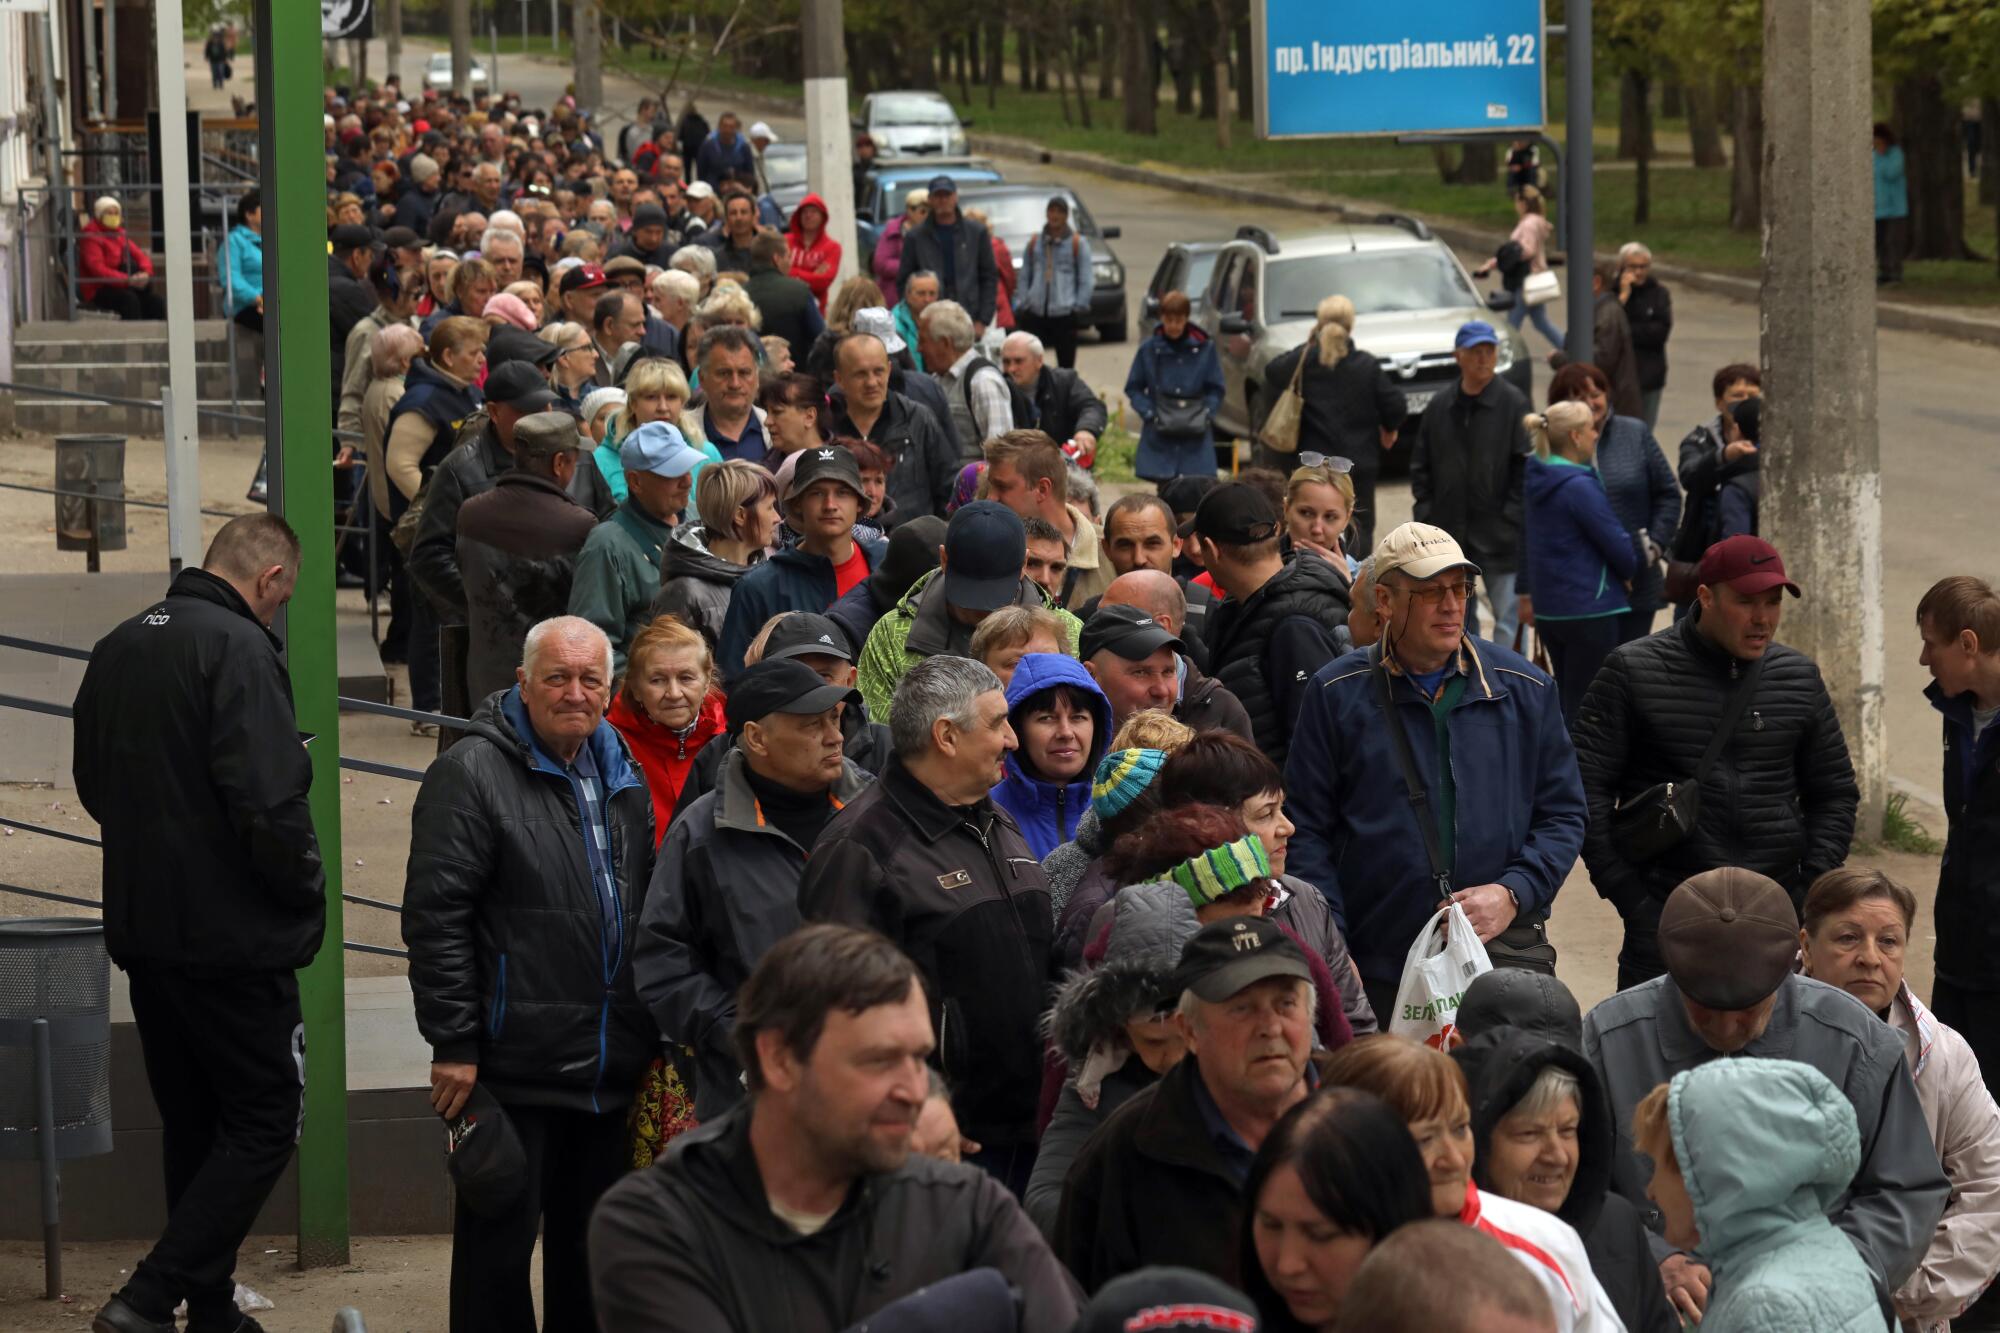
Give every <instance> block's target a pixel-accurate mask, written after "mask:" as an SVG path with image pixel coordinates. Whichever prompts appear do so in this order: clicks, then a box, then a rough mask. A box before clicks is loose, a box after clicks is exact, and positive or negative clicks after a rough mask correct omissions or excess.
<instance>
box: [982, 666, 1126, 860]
mask: <svg viewBox="0 0 2000 1333" xmlns="http://www.w3.org/2000/svg"><path fill="white" fill-rule="evenodd" d="M1057 686H1068V687H1069V690H1070V692H1071V693H1072V694H1074V695H1076V696H1077V697H1078V699H1079V700H1080V701H1081V702H1083V704H1084V706H1085V707H1087V708H1088V709H1089V710H1090V715H1091V729H1090V748H1089V749H1088V750H1087V751H1086V752H1085V755H1084V764H1083V771H1082V772H1081V773H1079V774H1078V775H1077V776H1076V777H1075V778H1074V779H1072V780H1070V781H1069V782H1050V781H1048V780H1047V779H1045V778H1041V777H1036V776H1034V775H1033V774H1031V773H1029V772H1028V770H1027V768H1026V767H1025V766H1024V765H1023V764H1022V762H1021V751H1019V750H1009V751H1008V752H1007V754H1006V756H1005V757H1004V758H1003V759H1002V760H1001V763H1002V765H1003V767H1004V768H1005V772H1006V776H1004V777H1002V778H1001V779H1000V781H999V782H998V783H997V784H995V786H994V788H993V804H995V805H997V806H999V807H1000V808H1001V809H1002V810H1005V811H1006V812H1007V813H1008V814H1010V815H1012V816H1013V817H1014V823H1015V824H1016V825H1018V826H1019V828H1020V830H1021V836H1022V837H1023V838H1025V839H1026V840H1027V843H1028V850H1029V851H1030V852H1032V853H1034V856H1035V859H1036V860H1037V861H1040V860H1041V859H1042V858H1043V857H1045V856H1047V855H1048V854H1049V853H1050V852H1052V851H1054V850H1055V849H1056V847H1057V846H1058V845H1060V844H1062V843H1065V842H1068V841H1069V838H1070V835H1071V834H1072V833H1074V832H1075V831H1076V821H1077V820H1078V819H1079V818H1081V817H1082V814H1083V812H1084V811H1085V810H1088V809H1089V808H1090V783H1091V778H1092V776H1093V775H1094V774H1095V773H1096V772H1097V761H1098V760H1100V759H1102V758H1103V757H1104V751H1105V749H1106V747H1107V746H1109V745H1110V743H1111V704H1110V702H1109V701H1108V700H1107V699H1105V697H1104V691H1103V690H1101V689H1099V688H1098V685H1097V680H1096V678H1095V677H1093V676H1092V675H1091V674H1090V673H1089V672H1088V671H1085V670H1084V669H1083V663H1081V662H1079V661H1077V660H1076V659H1075V658H1074V657H1065V656H1063V655H1062V654H1060V653H1029V654H1027V655H1026V656H1024V657H1023V658H1022V659H1021V661H1020V664H1019V665H1018V666H1016V667H1015V668H1014V679H1013V681H1012V682H1011V683H1009V684H1008V686H1007V720H1008V721H1009V722H1011V723H1012V724H1013V727H1014V734H1015V735H1016V736H1017V737H1018V736H1020V735H1021V728H1022V726H1023V724H1024V722H1025V720H1026V708H1025V706H1026V705H1027V703H1028V702H1029V700H1030V699H1032V698H1033V697H1034V696H1035V695H1037V694H1040V693H1042V692H1043V691H1044V690H1053V689H1055V688H1056V687H1057Z"/></svg>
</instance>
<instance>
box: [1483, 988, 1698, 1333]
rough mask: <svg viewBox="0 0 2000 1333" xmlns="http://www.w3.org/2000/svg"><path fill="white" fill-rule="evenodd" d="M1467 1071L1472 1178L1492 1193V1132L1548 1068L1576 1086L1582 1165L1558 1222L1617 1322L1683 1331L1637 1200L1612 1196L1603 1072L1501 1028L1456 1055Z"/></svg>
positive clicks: (1562, 1048)
mask: <svg viewBox="0 0 2000 1333" xmlns="http://www.w3.org/2000/svg"><path fill="white" fill-rule="evenodd" d="M1452 1059H1454V1060H1456V1061H1458V1064H1459V1068H1461V1069H1463V1070H1464V1071H1465V1081H1466V1085H1467V1090H1468V1091H1469V1092H1470V1094H1471V1100H1472V1142H1473V1151H1474V1153H1475V1156H1474V1158H1473V1164H1472V1178H1473V1180H1474V1182H1475V1183H1477V1184H1478V1186H1479V1187H1480V1188H1481V1189H1485V1190H1492V1189H1493V1188H1494V1184H1493V1174H1492V1166H1493V1156H1492V1145H1493V1133H1494V1130H1495V1128H1496V1127H1497V1126H1498V1125H1499V1123H1500V1121H1501V1119H1502V1118H1503V1117H1504V1116H1506V1114H1507V1113H1508V1112H1509V1111H1511V1110H1513V1109H1514V1107H1515V1106H1516V1105H1517V1104H1519V1102H1520V1100H1521V1099H1522V1098H1523V1097H1525V1096H1527V1094H1528V1090H1529V1089H1530V1088H1532V1087H1533V1086H1534V1084H1535V1080H1536V1079H1538V1078H1540V1077H1541V1074H1542V1071H1543V1070H1544V1069H1546V1068H1548V1067H1549V1066H1550V1065H1554V1066H1555V1067H1556V1068H1558V1069H1560V1070H1562V1071H1564V1072H1565V1073H1567V1074H1569V1075H1570V1076H1571V1077H1572V1078H1574V1079H1576V1081H1577V1103H1578V1110H1579V1112H1580V1113H1581V1118H1580V1119H1579V1121H1578V1123H1577V1131H1576V1150H1577V1166H1576V1176H1575V1179H1574V1180H1572V1181H1571V1182H1570V1187H1569V1195H1568V1197H1566V1198H1565V1199H1564V1200H1563V1204H1562V1207H1560V1208H1558V1209H1556V1216H1557V1217H1559V1218H1561V1219H1562V1220H1563V1221H1565V1222H1567V1223H1569V1224H1570V1225H1571V1226H1572V1227H1575V1228H1576V1231H1577V1234H1578V1235H1580V1236H1581V1237H1583V1244H1584V1249H1585V1251H1586V1252H1587V1253H1588V1254H1589V1256H1590V1269H1591V1272H1592V1273H1593V1274H1594V1275H1595V1276H1596V1278H1597V1283H1598V1285H1599V1286H1601V1287H1603V1288H1604V1294H1605V1295H1607V1296H1609V1297H1610V1298H1611V1304H1612V1305H1613V1306H1614V1307H1616V1309H1617V1311H1618V1317H1619V1319H1620V1320H1622V1321H1623V1322H1624V1325H1625V1327H1626V1328H1627V1329H1628V1330H1631V1333H1673V1330H1676V1329H1678V1328H1679V1327H1680V1320H1679V1319H1678V1317H1676V1316H1675V1314H1674V1312H1673V1307H1672V1306H1670V1305H1668V1304H1667V1292H1666V1288H1665V1287H1664V1286H1663V1285H1661V1281H1660V1270H1659V1268H1658V1267H1657V1266H1656V1265H1655V1263H1654V1261H1653V1255H1652V1250H1651V1248H1650V1247H1649V1245H1648V1244H1647V1240H1646V1225H1645V1223H1644V1221H1642V1220H1641V1218H1640V1216H1639V1211H1638V1209H1636V1208H1635V1207H1633V1206H1632V1204H1631V1202H1630V1201H1628V1200H1626V1199H1624V1198H1622V1197H1621V1196H1619V1195H1618V1194H1616V1193H1614V1192H1612V1189H1611V1185H1612V1180H1613V1177H1614V1175H1615V1174H1616V1169H1615V1159H1616V1157H1617V1155H1618V1152H1619V1148H1618V1136H1617V1134H1616V1132H1615V1127H1614V1126H1613V1125H1612V1123H1611V1108H1610V1106H1609V1105H1608V1104H1607V1103H1606V1101H1605V1099H1604V1090H1603V1088H1602V1087H1601V1086H1600V1084H1599V1082H1598V1078H1597V1070H1596V1069H1595V1068H1594V1067H1593V1066H1592V1065H1591V1063H1590V1061H1589V1060H1587V1059H1586V1058H1584V1055H1583V1052H1582V1050H1581V1049H1579V1048H1577V1047H1574V1046H1570V1045H1566V1044H1564V1043H1562V1042H1559V1041H1552V1040H1550V1039H1549V1038H1547V1037H1543V1036H1538V1035H1536V1034H1534V1033H1530V1032H1523V1031H1521V1030H1520V1029H1518V1028H1499V1029H1497V1030H1495V1031H1493V1032H1490V1033H1488V1034H1487V1035H1485V1036H1483V1037H1479V1038H1476V1039H1474V1040H1473V1041H1472V1042H1470V1043H1469V1044H1467V1045H1465V1046H1461V1047H1459V1048H1458V1049H1457V1050H1455V1051H1453V1052H1452Z"/></svg>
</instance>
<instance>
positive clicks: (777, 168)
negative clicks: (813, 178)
mask: <svg viewBox="0 0 2000 1333" xmlns="http://www.w3.org/2000/svg"><path fill="white" fill-rule="evenodd" d="M764 178H765V179H766V180H768V181H770V182H771V188H772V189H774V190H782V189H784V188H785V187H787V186H796V185H804V184H805V183H806V155H805V154H804V153H789V154H786V155H784V156H779V155H778V154H776V153H772V152H770V151H768V150H767V151H766V152H765V154H764Z"/></svg>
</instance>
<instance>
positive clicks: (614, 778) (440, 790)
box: [403, 689, 659, 1112]
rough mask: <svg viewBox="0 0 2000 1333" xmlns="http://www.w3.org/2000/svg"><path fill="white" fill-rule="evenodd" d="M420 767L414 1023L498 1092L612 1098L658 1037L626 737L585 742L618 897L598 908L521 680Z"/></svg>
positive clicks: (567, 785) (447, 1057)
mask: <svg viewBox="0 0 2000 1333" xmlns="http://www.w3.org/2000/svg"><path fill="white" fill-rule="evenodd" d="M466 733H467V734H466V738H465V739H464V740H462V741H460V742H459V743H458V744H456V745H454V746H453V747H452V748H451V749H449V750H447V751H445V752H444V753H443V754H442V755H439V756H438V758H437V759H436V760H434V761H433V762H432V764H431V766H430V769H429V771H427V772H426V773H425V774H424V785H423V787H422V788H421V789H420V790H419V791H418V793H417V801H416V807H415V809H414V811H413V812H412V814H411V820H410V862H409V872H408V879H407V883H406V885H405V888H404V891H403V942H404V943H405V944H407V945H408V946H409V949H410V991H411V997H412V999H413V1000H414V1001H415V1004H416V1010H417V1030H418V1031H419V1032H421V1033H422V1034H423V1038H424V1040H425V1041H427V1042H429V1043H430V1045H431V1049H432V1052H433V1056H434V1058H435V1059H438V1060H441V1061H453V1062H464V1063H476V1064H477V1065H478V1066H479V1081H480V1082H482V1083H484V1084H486V1085H487V1086H488V1087H489V1088H491V1089H492V1090H493V1092H494V1093H495V1094H496V1095H498V1096H499V1097H500V1099H501V1100H502V1101H503V1102H504V1101H508V1100H517V1101H522V1102H531V1103H536V1104H541V1105H555V1106H567V1107H573V1108H576V1109H581V1110H590V1111H597V1112H602V1111H609V1110H613V1109H616V1108H620V1107H623V1106H624V1105H625V1104H626V1102H627V1101H628V1100H629V1099H630V1097H631V1095H632V1090H633V1088H635V1087H636V1086H637V1085H638V1080H639V1075H640V1073H641V1072H642V1071H643V1070H644V1069H645V1067H646V1064H647V1062H648V1061H649V1060H650V1059H651V1058H652V1056H653V1053H654V1051H655V1049H656V1048H657V1047H658V1046H659V1034H658V1032H657V1031H655V1029H654V1027H653V1020H652V1017H651V1016H650V1015H649V1014H647V1012H646V1009H645V1006H643V1005H642V1004H640V1002H639V996H638V994H637V992H636V991H635V990H634V989H633V985H632V950H631V938H632V934H633V932H634V931H635V930H636V929H637V926H638V921H639V914H640V909H641V907H642V905H643V902H644V899H645V894H646V886H647V882H648V880H650V879H651V877H652V873H653V799H652V796H651V795H650V794H649V793H648V792H647V790H646V783H645V780H644V779H643V778H641V777H640V776H639V770H638V768H637V767H636V766H635V765H634V764H633V763H632V757H631V754H630V753H629V752H628V751H627V750H626V748H625V742H624V741H623V740H621V739H620V738H619V736H618V733H617V732H616V731H615V730H613V729H612V727H611V726H610V724H609V723H600V724H599V726H598V728H597V730H596V732H595V733H593V734H592V736H591V738H590V741H589V745H590V753H591V757H592V758H593V759H594V760H595V761H596V764H597V770H598V773H599V774H600V775H601V780H602V786H603V790H604V798H603V801H604V811H605V818H606V822H607V823H608V824H609V826H610V831H611V846H610V856H611V866H612V873H613V878H614V880H615V883H616V889H617V902H616V903H615V904H614V909H615V910H613V911H612V912H610V913H609V914H607V913H606V912H605V911H604V910H603V908H602V907H601V906H600V902H599V895H598V891H597V888H596V886H595V884H594V883H593V879H592V875H591V872H590V863H589V860H588V858H587V856H586V853H585V851H584V842H583V825H582V821H581V818H580V816H579V814H578V806H577V797H576V789H575V787H574V786H573V785H572V783H571V781H570V779H569V777H568V776H566V775H565V774H564V772H563V771H562V770H561V769H560V768H558V767H556V765H555V763H554V761H553V760H551V759H550V758H549V757H548V756H546V755H545V754H543V752H542V750H541V748H540V747H539V746H538V745H537V744H536V743H535V742H534V741H533V740H532V737H533V732H532V731H531V730H530V729H529V725H528V715H527V710H526V708H525V706H524V705H523V704H522V702H521V695H520V691H519V690H518V689H510V690H507V691H504V692H502V693H499V694H493V695H489V696H488V697H487V698H486V700H485V701H484V702H483V703H481V704H480V705H479V707H478V708H477V709H476V710H475V711H474V713H473V716H472V720H471V721H470V722H469V723H468V724H467V727H466Z"/></svg>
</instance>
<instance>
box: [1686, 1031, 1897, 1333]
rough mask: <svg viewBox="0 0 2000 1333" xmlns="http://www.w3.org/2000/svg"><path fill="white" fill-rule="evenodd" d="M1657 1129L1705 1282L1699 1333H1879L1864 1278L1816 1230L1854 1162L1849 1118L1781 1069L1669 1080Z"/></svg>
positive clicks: (1879, 1312)
mask: <svg viewBox="0 0 2000 1333" xmlns="http://www.w3.org/2000/svg"><path fill="white" fill-rule="evenodd" d="M1667 1128H1668V1130H1669V1131H1670V1132H1671V1133H1672V1135H1673V1142H1674V1156H1675V1158H1676V1159H1678V1163H1679V1166H1680V1170H1681V1176H1682V1178H1683V1179H1684V1180H1685V1181H1686V1182H1687V1192H1688V1198H1689V1199H1690V1200H1691V1201H1692V1202H1693V1204H1694V1221H1695V1227H1696V1229H1697V1230H1698V1231H1699V1232H1700V1233H1701V1253H1702V1255H1703V1256H1704V1257H1705V1258H1706V1259H1707V1260H1708V1263H1709V1268H1710V1270H1711V1271H1712V1272H1713V1273H1714V1275H1715V1291H1714V1295H1713V1297H1712V1298H1711V1299H1710V1301H1709V1305H1708V1309H1707V1310H1706V1311H1705V1312H1704V1313H1703V1316H1702V1321H1701V1326H1702V1328H1703V1330H1704V1331H1705V1333H1796V1330H1799V1329H1813V1330H1815V1331H1816V1333H1880V1330H1882V1329H1884V1328H1887V1327H1889V1322H1888V1321H1887V1320H1886V1319H1885V1318H1884V1317H1883V1309H1882V1306H1881V1303H1880V1301H1879V1298H1878V1297H1877V1295H1876V1292H1875V1284H1874V1279H1873V1277H1871V1275H1870V1274H1869V1271H1868V1266H1867V1265H1866V1264H1865V1263H1863V1262H1862V1260H1861V1256H1860V1255H1859V1254H1857V1253H1855V1250H1854V1246H1853V1245H1852V1244H1850V1243H1849V1242H1848V1238H1847V1237H1846V1236H1843V1235H1841V1234H1840V1231H1839V1229H1838V1228H1836V1227H1835V1226H1834V1224H1833V1223H1832V1222H1830V1221H1828V1220H1827V1214H1828V1213H1830V1212H1832V1211H1833V1210H1834V1209H1835V1208H1837V1207H1838V1206H1839V1203H1840V1200H1841V1198H1842V1196H1843V1195H1845V1194H1846V1192H1847V1189H1848V1182H1849V1181H1850V1180H1852V1179H1853V1177H1854V1171H1855V1168H1856V1167H1857V1166H1858V1165H1860V1162H1861V1141H1860V1135H1859V1134H1858V1133H1857V1132H1856V1130H1855V1122H1854V1108H1853V1107H1852V1106H1851V1105H1849V1103H1848V1100H1847V1098H1846V1097H1844V1096H1843V1095H1841V1091H1840V1089H1838V1088H1836V1087H1834V1086H1833V1084H1832V1083H1831V1082H1829V1081H1828V1079H1827V1077H1826V1075H1824V1074H1822V1073H1820V1072H1819V1071H1818V1070H1817V1069H1814V1068H1812V1067H1810V1066H1808V1065H1802V1064H1798V1063H1795V1062H1793V1061H1790V1060H1760V1059H1737V1060H1717V1061H1714V1062H1712V1063H1710V1064H1706V1065H1703V1066H1702V1067H1701V1068H1699V1069H1693V1070H1689V1071H1687V1072H1686V1073H1683V1074H1679V1075H1676V1076H1675V1078H1674V1080H1673V1085H1672V1088H1671V1090H1670V1091H1669V1092H1668V1093H1667Z"/></svg>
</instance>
